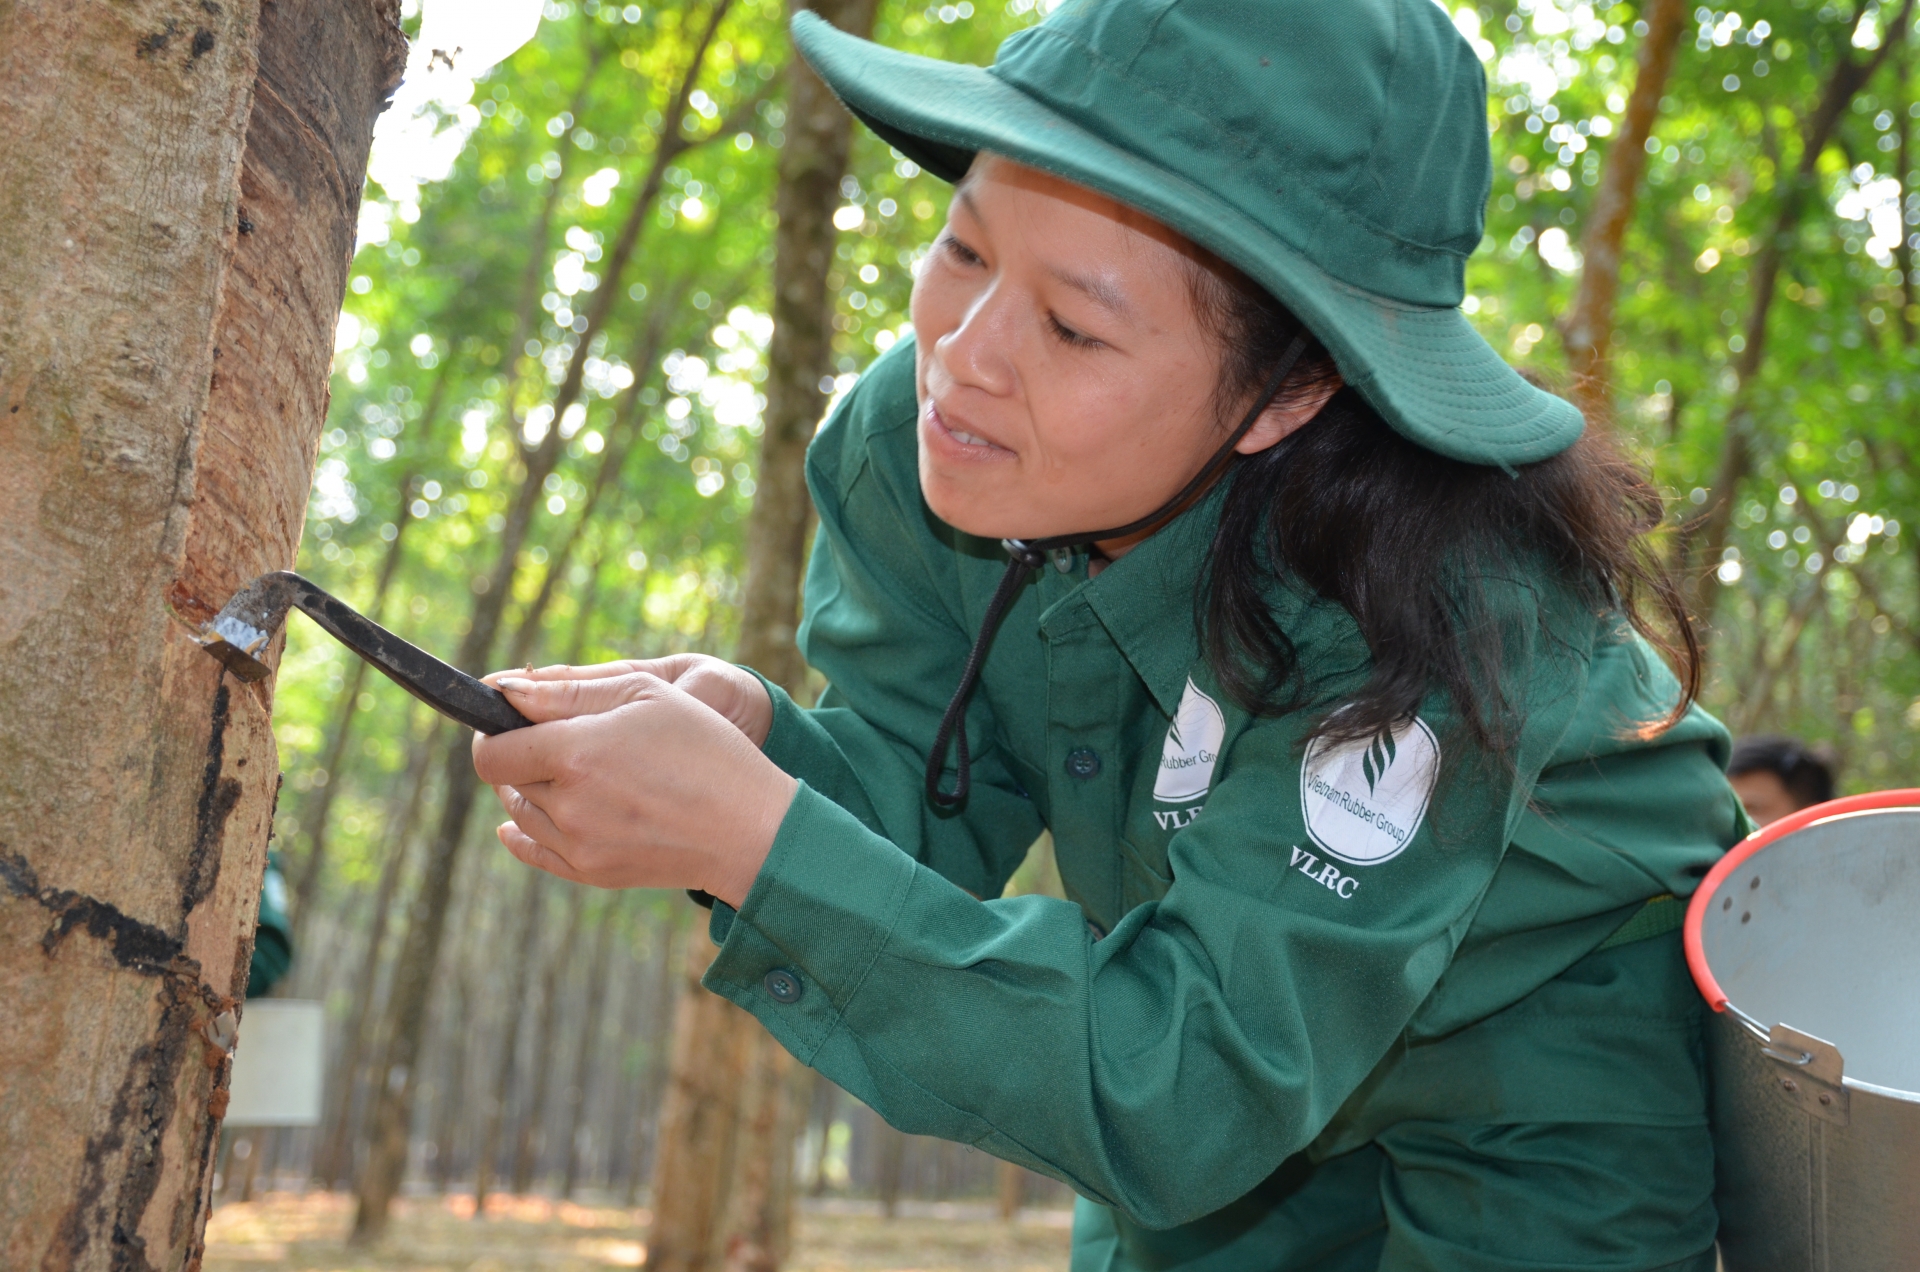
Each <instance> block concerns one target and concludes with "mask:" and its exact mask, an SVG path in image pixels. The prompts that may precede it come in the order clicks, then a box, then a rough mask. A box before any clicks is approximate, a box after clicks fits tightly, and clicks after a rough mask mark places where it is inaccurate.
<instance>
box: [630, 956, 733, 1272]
mask: <svg viewBox="0 0 1920 1272" xmlns="http://www.w3.org/2000/svg"><path fill="white" fill-rule="evenodd" d="M716 952H717V951H716V949H715V947H714V944H713V942H712V941H710V940H708V939H707V932H706V927H705V925H703V924H698V923H696V924H694V926H693V927H692V928H691V929H690V930H689V931H688V933H687V943H686V963H685V972H684V975H683V979H682V982H681V988H680V999H679V1003H678V1005H677V1006H676V1007H675V1010H674V1017H673V1059H672V1062H671V1063H670V1065H669V1067H668V1072H667V1090H666V1096H665V1098H664V1100H663V1101H662V1102H661V1108H660V1134H659V1139H658V1147H657V1148H656V1149H655V1152H654V1159H653V1228H652V1230H651V1231H650V1232H649V1234H648V1237H647V1265H648V1268H649V1269H650V1272H712V1270H713V1269H716V1268H718V1267H719V1266H720V1260H721V1258H722V1256H723V1255H724V1253H725V1235H724V1233H723V1232H722V1230H721V1224H722V1222H723V1221H724V1220H725V1218H726V1216H727V1187H726V1185H727V1182H728V1181H729V1180H730V1178H731V1176H732V1169H733V1162H734V1145H735V1142H736V1140H737V1139H738V1138H739V1122H740V1118H739V1097H740V1092H741V1090H742V1088H743V1086H744V1085H745V1081H746V1075H747V1063H748V1060H749V1057H750V1055H751V1052H752V1043H753V1033H752V1031H751V1030H749V1029H747V1028H744V1027H743V1026H742V1024H741V1022H742V1021H744V1022H746V1024H749V1025H752V1024H755V1022H754V1019H753V1017H751V1016H749V1015H747V1013H745V1012H744V1011H741V1010H740V1009H739V1008H738V1007H736V1006H734V1005H733V1004H732V1003H730V1002H728V1001H727V1000H726V999H724V998H722V997H720V996H719V995H718V994H709V993H708V992H707V991H706V990H704V989H702V988H701V987H700V976H701V974H702V973H703V972H705V971H706V970H707V965H708V964H709V963H711V962H713V956H714V954H715V953H716ZM734 1017H738V1019H737V1020H736V1019H733V1018H734ZM755 1027H757V1025H756V1026H755Z"/></svg>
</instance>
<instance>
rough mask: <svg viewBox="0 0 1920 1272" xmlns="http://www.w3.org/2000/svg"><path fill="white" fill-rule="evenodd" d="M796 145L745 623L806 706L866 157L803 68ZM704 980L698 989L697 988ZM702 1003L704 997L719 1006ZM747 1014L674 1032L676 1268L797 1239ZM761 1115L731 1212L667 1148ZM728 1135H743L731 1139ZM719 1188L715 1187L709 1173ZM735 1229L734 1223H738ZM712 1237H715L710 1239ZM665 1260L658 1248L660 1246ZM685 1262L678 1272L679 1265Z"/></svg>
mask: <svg viewBox="0 0 1920 1272" xmlns="http://www.w3.org/2000/svg"><path fill="white" fill-rule="evenodd" d="M797 7H804V8H812V9H814V10H815V11H816V12H817V13H819V14H820V16H822V17H824V18H826V19H827V20H828V21H829V22H832V23H833V24H834V25H835V26H837V27H840V28H841V29H842V30H845V31H849V32H852V33H853V34H855V35H863V36H864V35H867V34H869V33H870V32H871V31H872V29H873V19H874V11H875V8H876V0H822V2H819V3H813V4H802V5H799V6H797ZM786 91H787V142H786V145H785V146H784V147H783V148H782V149H781V152H780V165H779V184H778V187H777V190H776V193H775V196H774V211H775V213H776V214H777V216H778V218H779V225H778V228H777V229H776V230H775V232H774V264H773V324H774V325H773V340H772V344H771V347H770V348H769V350H768V376H767V406H766V411H765V413H764V416H763V427H764V431H763V432H762V434H761V439H760V463H759V469H758V476H757V478H756V493H755V496H754V504H753V514H752V516H751V518H750V519H749V520H748V522H747V536H746V538H747V548H746V574H747V580H746V590H745V595H744V596H743V598H742V606H741V618H740V647H739V652H738V657H739V660H740V661H741V662H743V663H746V664H747V665H749V666H752V667H755V668H757V669H759V670H760V671H761V672H762V673H764V674H765V675H767V676H768V677H769V678H770V679H772V680H774V681H775V682H776V683H779V684H782V685H785V686H787V687H788V688H789V689H791V690H792V691H794V692H796V693H799V692H803V691H804V682H805V672H806V668H805V666H804V664H803V663H802V661H801V659H800V653H799V650H798V648H797V647H796V646H795V644H794V634H795V630H796V627H797V625H798V622H799V614H800V576H801V569H802V561H803V558H804V556H805V552H806V537H807V520H808V517H809V516H810V514H811V511H812V503H811V501H810V500H809V498H808V495H807V485H806V472H805V465H806V450H807V442H808V441H809V440H811V438H812V437H813V433H814V429H815V426H816V425H817V424H818V422H819V419H820V415H821V413H822V411H823V410H824V408H825V405H826V401H825V397H824V395H823V394H822V392H821V389H820V381H821V378H822V377H823V376H824V375H825V374H826V373H827V371H828V370H829V369H830V367H831V353H832V325H831V320H832V317H833V298H832V296H831V294H830V293H829V290H828V288H827V275H828V272H829V271H830V270H831V268H832V266H833V259H834V235H835V231H834V226H833V210H834V208H835V206H836V205H837V204H838V201H839V197H840V180H841V178H842V177H843V176H844V175H845V174H846V170H847V156H848V152H849V149H850V147H851V144H852V131H853V130H852V121H851V120H850V118H849V117H848V115H847V113H846V111H845V110H844V109H843V108H842V107H841V105H840V103H839V102H838V101H836V100H835V99H834V97H833V94H832V93H831V92H830V91H829V90H828V89H827V87H826V85H825V84H824V83H822V82H821V80H820V78H819V76H817V75H815V74H814V73H813V71H812V69H811V68H809V67H808V66H807V64H806V63H805V61H803V60H802V59H800V58H797V57H795V58H791V59H789V61H788V63H787V73H786ZM711 949H712V947H711V944H710V943H708V942H706V941H705V939H704V937H703V936H697V939H695V940H694V941H693V942H692V943H691V944H690V945H689V946H688V957H689V961H690V963H691V964H692V965H693V966H694V967H695V968H696V969H704V968H705V966H706V961H707V960H709V959H710V958H711ZM695 979H696V980H697V972H696V976H695ZM693 992H694V993H695V994H697V995H699V996H701V997H705V996H706V995H705V991H702V990H696V991H693ZM688 1029H694V1030H700V1031H707V1030H726V1031H729V1032H730V1033H732V1034H733V1035H735V1036H733V1037H728V1038H724V1039H722V1038H714V1039H708V1038H705V1037H700V1038H688V1037H687V1036H686V1032H685V1031H686V1030H688ZM764 1032H765V1031H764V1030H762V1029H761V1027H760V1025H759V1024H758V1023H757V1022H755V1021H754V1020H753V1018H752V1017H751V1016H748V1015H747V1014H746V1013H745V1012H742V1011H739V1010H738V1009H736V1008H732V1007H731V1005H716V1004H710V1003H701V1002H699V1001H698V1000H697V999H696V1000H695V1001H694V1002H693V1003H690V1004H688V1003H683V1006H682V1012H681V1014H680V1015H679V1017H678V1018H677V1025H676V1030H675V1036H676V1041H675V1051H674V1063H675V1074H674V1077H673V1080H672V1082H671V1083H670V1085H669V1095H668V1098H669V1100H670V1101H682V1100H695V1101H701V1102H703V1106H702V1107H700V1108H698V1109H688V1108H674V1109H672V1110H671V1111H670V1112H669V1113H667V1114H663V1117H662V1124H661V1133H662V1137H663V1138H662V1144H661V1148H660V1151H659V1154H658V1156H657V1157H656V1160H655V1168H654V1169H655V1174H654V1179H655V1192H654V1215H655V1223H656V1225H658V1228H659V1231H660V1232H664V1233H667V1234H669V1235H670V1238H671V1240H670V1244H668V1245H667V1246H666V1247H665V1250H666V1254H665V1255H664V1256H663V1257H665V1258H666V1259H668V1260H669V1262H666V1263H663V1264H661V1266H662V1267H663V1268H668V1269H673V1270H675V1272H677V1270H678V1269H680V1268H685V1269H688V1272H700V1270H702V1269H705V1268H706V1267H708V1266H710V1262H709V1261H710V1260H711V1259H712V1258H713V1257H714V1255H715V1253H716V1252H717V1251H719V1250H721V1249H723V1248H724V1247H725V1246H726V1245H728V1244H729V1242H728V1241H727V1240H726V1239H725V1237H724V1236H723V1235H722V1234H721V1233H719V1232H717V1231H714V1230H713V1226H716V1225H721V1224H726V1223H729V1222H731V1224H732V1225H733V1226H734V1229H735V1230H734V1232H733V1233H732V1234H730V1235H731V1236H733V1237H737V1240H736V1241H733V1242H732V1243H731V1244H733V1245H734V1246H735V1247H736V1250H737V1251H744V1253H741V1254H740V1255H739V1260H737V1261H744V1262H743V1265H744V1266H748V1267H752V1268H755V1269H767V1270H769V1272H771V1270H772V1269H776V1268H778V1266H779V1264H780V1261H781V1260H782V1259H783V1258H784V1257H785V1251H786V1248H787V1246H788V1245H789V1243H790V1234H791V1230H792V1217H791V1208H792V1189H791V1181H790V1178H789V1176H790V1175H791V1159H792V1156H793V1153H792V1144H791V1137H792V1128H793V1124H794V1119H793V1118H792V1117H791V1116H790V1115H789V1114H788V1112H787V1110H786V1108H785V1100H786V1087H787V1083H788V1073H789V1071H790V1069H791V1065H792V1060H791V1057H789V1056H788V1055H787V1054H786V1052H785V1050H784V1049H782V1048H780V1047H778V1046H775V1045H773V1044H772V1043H771V1040H768V1041H767V1043H766V1047H767V1048H770V1050H769V1049H763V1047H762V1043H761V1036H762V1035H764ZM682 1063H685V1064H688V1065H699V1066H709V1065H711V1066H714V1070H713V1071H718V1070H722V1069H725V1070H727V1071H731V1069H732V1068H733V1067H744V1068H745V1069H746V1070H747V1072H748V1074H749V1075H750V1079H749V1080H750V1081H751V1083H752V1089H751V1090H750V1091H748V1092H743V1091H742V1090H741V1089H740V1088H737V1087H728V1086H724V1085H720V1084H718V1083H715V1082H713V1081H711V1080H708V1079H707V1078H705V1077H704V1076H703V1075H700V1074H695V1073H692V1072H687V1071H684V1070H682V1069H681V1068H680V1065H681V1064H682ZM743 1100H745V1102H746V1103H747V1104H748V1105H749V1106H750V1107H753V1108H757V1109H759V1110H761V1112H760V1114H759V1115H758V1116H756V1117H754V1118H753V1120H752V1121H751V1123H750V1124H749V1125H748V1126H747V1128H746V1134H747V1136H748V1143H747V1146H746V1147H745V1148H744V1149H743V1150H742V1152H743V1157H742V1159H743V1160H745V1161H747V1162H756V1163H765V1164H766V1166H767V1169H765V1170H754V1171H752V1172H750V1173H749V1174H748V1175H747V1176H746V1177H745V1178H744V1179H743V1180H742V1181H741V1182H743V1183H744V1184H745V1186H746V1189H747V1193H746V1195H745V1196H744V1197H742V1198H741V1199H738V1200H730V1198H729V1195H728V1194H729V1191H730V1189H731V1188H732V1186H733V1184H734V1182H735V1181H734V1179H733V1178H732V1176H731V1172H732V1171H733V1169H734V1165H733V1163H734V1156H733V1154H732V1153H731V1152H718V1151H705V1150H704V1149H703V1148H702V1147H700V1146H696V1145H689V1144H682V1143H677V1142H671V1141H670V1140H669V1138H668V1137H670V1136H672V1135H674V1134H675V1133H679V1134H700V1135H710V1136H713V1137H714V1140H715V1143H716V1144H719V1143H726V1142H730V1141H731V1140H732V1139H733V1137H734V1136H735V1135H736V1134H738V1133H739V1127H738V1123H739V1122H740V1118H741V1116H742V1108H741V1104H742V1101H743ZM720 1127H726V1128H729V1129H727V1130H725V1131H722V1130H720V1129H719V1128H720ZM702 1172H705V1173H702ZM729 1215H731V1216H732V1218H731V1221H729ZM703 1225H706V1226H705V1227H703ZM656 1245H659V1240H658V1238H656ZM675 1260H677V1261H678V1262H674V1261H675Z"/></svg>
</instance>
